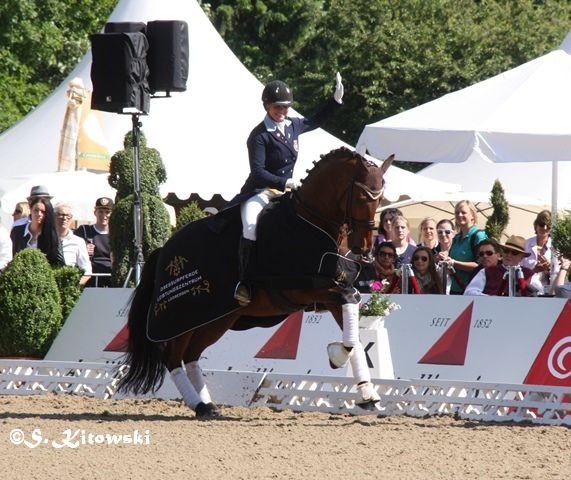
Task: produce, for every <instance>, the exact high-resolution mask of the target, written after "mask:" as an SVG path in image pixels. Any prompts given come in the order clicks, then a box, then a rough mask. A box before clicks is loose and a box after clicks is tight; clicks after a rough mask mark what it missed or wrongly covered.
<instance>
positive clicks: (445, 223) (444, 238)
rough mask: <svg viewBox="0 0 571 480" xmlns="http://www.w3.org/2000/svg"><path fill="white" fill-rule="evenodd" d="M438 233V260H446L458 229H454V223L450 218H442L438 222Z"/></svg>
mask: <svg viewBox="0 0 571 480" xmlns="http://www.w3.org/2000/svg"><path fill="white" fill-rule="evenodd" d="M436 234H437V236H438V245H437V247H436V261H440V260H444V259H445V254H446V253H448V252H449V251H450V247H451V246H452V240H453V239H454V236H455V235H456V230H454V225H452V222H451V221H450V220H447V219H442V220H440V221H439V222H438V223H437V224H436Z"/></svg>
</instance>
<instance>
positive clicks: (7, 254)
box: [0, 224, 12, 271]
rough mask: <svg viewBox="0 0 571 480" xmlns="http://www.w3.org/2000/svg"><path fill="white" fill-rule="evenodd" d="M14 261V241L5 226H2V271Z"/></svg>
mask: <svg viewBox="0 0 571 480" xmlns="http://www.w3.org/2000/svg"><path fill="white" fill-rule="evenodd" d="M11 260H12V239H11V238H10V233H9V232H8V230H6V227H4V225H2V224H0V271H1V270H4V268H6V265H8V263H10V261H11Z"/></svg>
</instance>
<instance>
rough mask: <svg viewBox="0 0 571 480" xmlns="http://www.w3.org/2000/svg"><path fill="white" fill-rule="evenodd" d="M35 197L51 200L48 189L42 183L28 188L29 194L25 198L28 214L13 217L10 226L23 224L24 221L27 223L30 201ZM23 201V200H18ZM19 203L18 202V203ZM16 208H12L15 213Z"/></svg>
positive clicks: (30, 206)
mask: <svg viewBox="0 0 571 480" xmlns="http://www.w3.org/2000/svg"><path fill="white" fill-rule="evenodd" d="M37 198H46V199H48V200H51V199H52V198H53V197H52V196H51V195H50V194H49V192H48V189H47V188H46V187H45V186H44V185H36V186H35V187H32V188H31V189H30V196H29V197H28V198H27V200H28V215H23V214H22V216H20V217H19V218H18V219H17V220H16V219H14V223H13V224H12V228H14V227H17V226H18V225H25V224H26V223H28V220H29V218H30V215H31V213H30V210H31V208H32V202H33V201H34V200H36V199H37ZM20 203H23V202H20ZM18 205H19V204H18ZM16 208H17V207H15V208H14V213H16ZM22 212H24V209H22Z"/></svg>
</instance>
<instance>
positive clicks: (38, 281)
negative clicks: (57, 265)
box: [0, 248, 62, 357]
mask: <svg viewBox="0 0 571 480" xmlns="http://www.w3.org/2000/svg"><path fill="white" fill-rule="evenodd" d="M61 325H62V312H61V306H60V293H59V291H58V286H57V284H56V281H55V278H54V275H53V273H52V269H51V267H50V265H49V263H48V260H47V258H46V256H45V255H44V254H43V253H42V252H40V251H39V250H36V249H32V248H27V249H25V250H22V251H20V252H18V253H17V254H16V255H15V256H14V259H13V260H12V261H11V262H10V263H9V264H8V265H7V266H6V268H5V269H4V271H3V273H2V275H1V276H0V331H1V332H2V334H1V335H0V356H32V357H43V356H44V355H45V354H46V352H47V351H48V349H49V347H50V345H51V343H52V341H53V339H54V338H55V336H56V335H57V333H58V331H59V329H60V327H61Z"/></svg>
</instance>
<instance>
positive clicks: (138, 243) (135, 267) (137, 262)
mask: <svg viewBox="0 0 571 480" xmlns="http://www.w3.org/2000/svg"><path fill="white" fill-rule="evenodd" d="M131 119H132V122H133V127H132V133H133V135H132V136H133V138H132V146H133V230H134V238H133V244H134V246H135V253H134V255H133V261H132V264H131V267H130V268H129V272H128V273H127V277H126V278H125V284H124V286H125V287H126V286H127V284H128V283H129V279H130V278H131V275H133V273H134V274H135V286H138V285H139V282H140V281H141V272H142V270H143V265H144V264H145V257H144V256H143V210H142V197H141V177H140V172H141V162H140V158H139V145H140V143H139V139H140V137H141V126H142V125H143V124H142V123H141V122H140V121H139V113H132V114H131Z"/></svg>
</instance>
